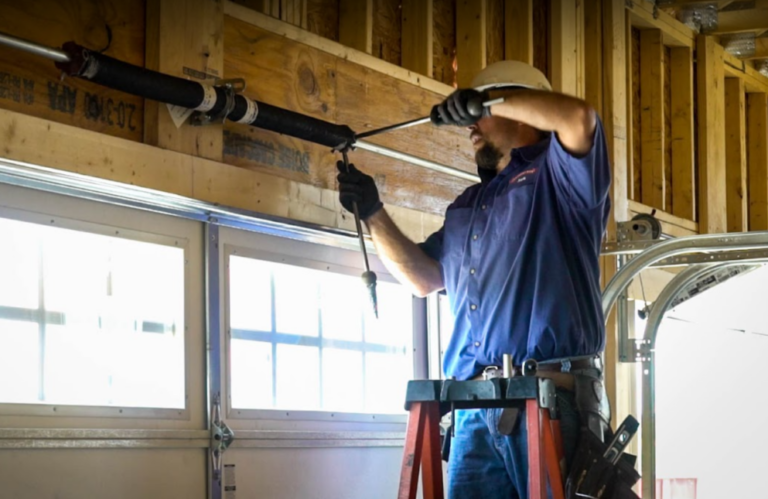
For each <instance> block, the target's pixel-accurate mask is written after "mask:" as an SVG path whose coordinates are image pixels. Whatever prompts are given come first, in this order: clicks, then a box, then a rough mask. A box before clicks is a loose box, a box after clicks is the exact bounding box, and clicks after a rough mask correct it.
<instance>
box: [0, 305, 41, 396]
mask: <svg viewBox="0 0 768 499" xmlns="http://www.w3.org/2000/svg"><path fill="white" fill-rule="evenodd" d="M38 329H39V328H38V325H37V324H35V323H31V322H21V321H7V320H0V401H3V402H16V403H31V402H37V401H38V400H37V398H38V393H39V391H40V371H39V365H40V363H39V359H40V341H39V340H40V333H39V331H38Z"/></svg>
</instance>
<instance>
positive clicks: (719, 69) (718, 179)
mask: <svg viewBox="0 0 768 499" xmlns="http://www.w3.org/2000/svg"><path fill="white" fill-rule="evenodd" d="M696 45H697V48H696V59H697V62H696V80H697V85H698V102H697V106H698V110H699V111H698V112H699V115H698V121H699V123H698V128H699V147H698V159H699V196H698V199H699V203H698V206H699V230H700V232H701V233H702V234H711V233H717V232H725V230H726V228H727V226H728V225H727V221H726V202H725V190H724V189H722V188H721V187H722V186H724V185H725V89H724V88H723V87H724V86H725V73H724V68H723V66H724V64H723V53H724V50H723V47H721V46H720V45H718V44H717V43H716V42H715V40H714V39H713V38H712V37H710V36H706V35H699V37H698V39H697V44H696Z"/></svg>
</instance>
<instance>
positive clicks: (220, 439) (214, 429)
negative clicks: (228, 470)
mask: <svg viewBox="0 0 768 499" xmlns="http://www.w3.org/2000/svg"><path fill="white" fill-rule="evenodd" d="M234 439H235V432H233V431H232V429H231V428H230V427H229V426H227V424H226V423H225V422H224V421H223V420H222V419H221V397H220V396H217V397H216V400H215V401H214V403H213V407H212V408H211V463H212V468H213V479H214V480H217V481H218V480H220V479H221V463H222V456H223V454H224V451H226V450H227V449H228V448H229V446H230V445H231V444H232V441H233V440H234Z"/></svg>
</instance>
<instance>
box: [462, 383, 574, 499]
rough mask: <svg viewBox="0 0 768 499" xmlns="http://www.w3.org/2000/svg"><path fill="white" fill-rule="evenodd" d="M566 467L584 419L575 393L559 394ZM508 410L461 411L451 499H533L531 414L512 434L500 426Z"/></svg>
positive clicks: (521, 416) (522, 413) (520, 420)
mask: <svg viewBox="0 0 768 499" xmlns="http://www.w3.org/2000/svg"><path fill="white" fill-rule="evenodd" d="M557 407H558V409H559V410H560V428H561V431H562V435H563V448H564V451H565V459H566V464H567V465H569V464H570V462H571V460H572V459H573V454H574V452H575V451H576V444H577V441H578V438H579V429H580V426H581V418H580V417H579V414H578V412H577V411H576V404H575V402H574V396H573V393H572V392H568V391H565V390H560V389H558V390H557ZM501 411H502V409H472V410H461V411H456V421H455V422H454V424H455V425H456V435H455V436H454V437H453V441H452V442H451V454H450V458H449V460H448V498H449V499H474V498H477V499H480V498H482V499H528V438H527V431H526V427H525V410H524V409H522V410H520V414H519V416H518V418H517V422H516V423H515V427H514V429H513V431H512V434H511V435H509V436H507V435H502V434H500V433H499V432H498V430H497V424H498V421H499V416H500V415H501Z"/></svg>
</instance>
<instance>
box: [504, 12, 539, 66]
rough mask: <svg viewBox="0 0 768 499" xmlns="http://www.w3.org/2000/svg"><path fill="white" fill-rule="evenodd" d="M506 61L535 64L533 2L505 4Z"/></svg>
mask: <svg viewBox="0 0 768 499" xmlns="http://www.w3.org/2000/svg"><path fill="white" fill-rule="evenodd" d="M504 59H508V60H514V61H523V62H526V63H528V64H533V0H506V1H505V2H504Z"/></svg>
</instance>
